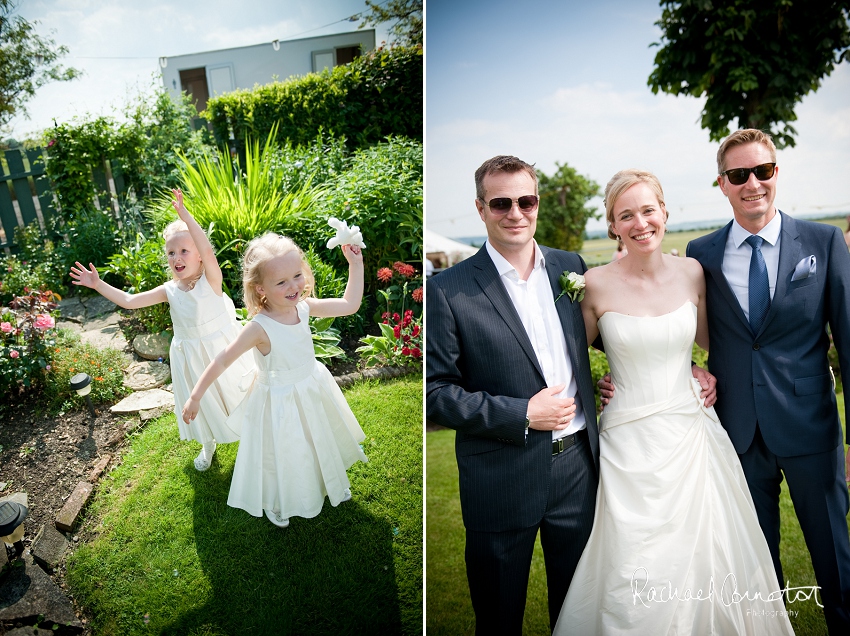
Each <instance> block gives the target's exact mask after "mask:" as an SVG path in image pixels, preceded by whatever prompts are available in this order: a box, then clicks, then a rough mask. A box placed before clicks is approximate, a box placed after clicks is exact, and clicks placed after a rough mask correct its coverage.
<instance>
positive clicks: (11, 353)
mask: <svg viewBox="0 0 850 636" xmlns="http://www.w3.org/2000/svg"><path fill="white" fill-rule="evenodd" d="M19 355H21V354H20V353H18V352H17V351H15V350H14V349H12V350H11V351H10V352H9V357H10V358H17V357H18V356H19Z"/></svg>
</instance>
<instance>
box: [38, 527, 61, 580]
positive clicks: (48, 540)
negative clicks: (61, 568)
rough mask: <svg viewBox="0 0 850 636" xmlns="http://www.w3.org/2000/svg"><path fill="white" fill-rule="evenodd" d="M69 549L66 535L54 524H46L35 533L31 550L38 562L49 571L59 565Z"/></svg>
mask: <svg viewBox="0 0 850 636" xmlns="http://www.w3.org/2000/svg"><path fill="white" fill-rule="evenodd" d="M67 549H68V539H66V538H65V535H64V534H62V533H61V532H59V531H58V530H57V529H56V528H54V527H53V526H51V525H48V524H45V525H43V526H41V529H40V530H39V531H38V534H37V535H35V539H33V541H32V547H31V548H30V551H31V552H32V556H33V558H34V559H35V561H36V563H38V564H39V565H40V566H41V567H43V568H45V569H46V570H47V571H52V570H54V569H55V568H56V566H57V565H59V561H61V560H62V556H63V555H64V554H65V550H67Z"/></svg>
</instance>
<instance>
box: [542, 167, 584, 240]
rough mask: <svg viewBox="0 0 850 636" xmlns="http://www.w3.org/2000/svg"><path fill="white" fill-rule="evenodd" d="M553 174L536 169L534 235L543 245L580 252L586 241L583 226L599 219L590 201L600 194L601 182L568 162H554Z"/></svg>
mask: <svg viewBox="0 0 850 636" xmlns="http://www.w3.org/2000/svg"><path fill="white" fill-rule="evenodd" d="M555 166H556V168H557V170H556V171H555V174H553V175H552V176H551V177H550V176H549V175H546V174H544V173H543V172H541V171H540V170H538V171H537V181H538V186H539V189H538V193H539V194H540V209H539V211H538V213H537V232H536V234H535V238H536V239H537V241H538V242H539V243H540V244H541V245H548V246H550V247H557V248H558V249H562V250H569V251H571V252H578V251H579V250H581V246H582V244H583V243H584V228H585V226H586V225H587V221H588V220H589V219H597V218H599V215H598V214H596V208H588V207H586V206H587V202H588V201H589V200H590V199H592V198H593V197H595V196H596V195H597V194H599V184H598V183H596V182H595V181H592V180H591V179H588V178H586V177H583V176H581V175H580V174H578V173H577V172H576V171H575V169H574V168H571V167H570V166H568V165H567V164H563V165H561V164H559V163H557V162H556V163H555Z"/></svg>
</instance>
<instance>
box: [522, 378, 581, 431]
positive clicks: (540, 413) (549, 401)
mask: <svg viewBox="0 0 850 636" xmlns="http://www.w3.org/2000/svg"><path fill="white" fill-rule="evenodd" d="M565 386H566V385H564V384H559V385H558V386H553V387H547V388H545V389H543V390H542V391H540V393H538V394H537V395H535V396H534V397H533V398H531V399H530V400H529V401H528V421H529V425H528V428H533V429H535V430H538V431H552V430H555V431H560V430H563V429H565V428H567V426H569V424H570V422H572V421H573V418H574V417H575V416H576V401H575V400H574V399H573V398H559V397H555V396H556V395H557V394H558V393H560V392H561V391H563V390H564V387H565Z"/></svg>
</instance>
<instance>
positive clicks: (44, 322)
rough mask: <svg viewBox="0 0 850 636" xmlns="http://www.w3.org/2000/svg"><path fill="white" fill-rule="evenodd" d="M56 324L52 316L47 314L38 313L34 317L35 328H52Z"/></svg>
mask: <svg viewBox="0 0 850 636" xmlns="http://www.w3.org/2000/svg"><path fill="white" fill-rule="evenodd" d="M55 326H56V321H55V320H53V316H51V315H49V314H39V315H38V316H36V318H35V328H36V329H42V330H44V329H53V327H55Z"/></svg>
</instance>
